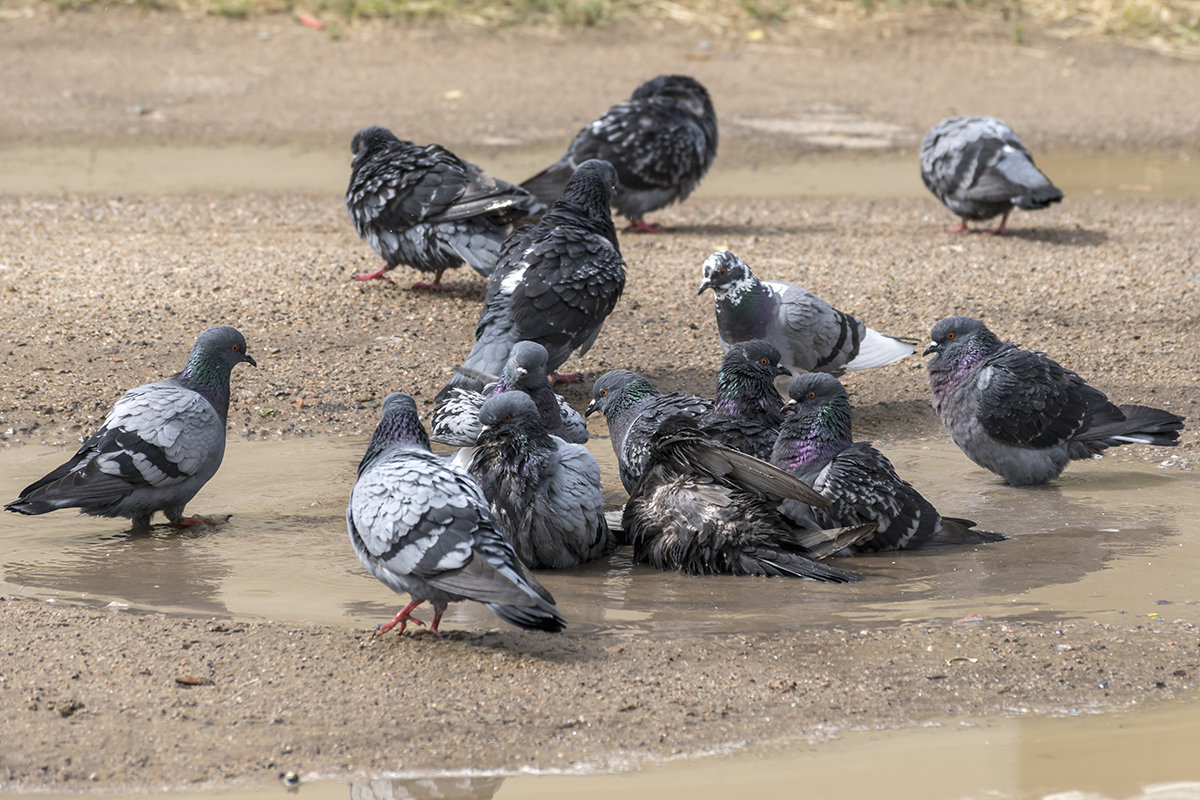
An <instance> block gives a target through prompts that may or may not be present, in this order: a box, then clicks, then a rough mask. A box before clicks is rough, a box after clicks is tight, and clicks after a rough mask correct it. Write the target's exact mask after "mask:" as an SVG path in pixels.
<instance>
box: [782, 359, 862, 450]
mask: <svg viewBox="0 0 1200 800" xmlns="http://www.w3.org/2000/svg"><path fill="white" fill-rule="evenodd" d="M788 397H790V398H792V399H791V402H789V403H788V404H787V405H786V406H784V407H783V418H784V420H785V424H789V423H790V427H791V428H792V431H791V433H792V434H793V435H795V434H796V429H797V426H799V427H801V428H810V429H811V430H813V431H815V432H816V433H817V435H818V436H822V437H823V438H845V439H847V440H848V439H849V437H850V396H849V395H848V394H846V388H845V387H844V386H842V383H841V381H839V380H838V379H837V378H835V377H833V376H832V375H829V374H828V373H825V372H806V373H804V374H803V375H797V376H796V377H795V378H793V379H792V383H791V385H790V386H788Z"/></svg>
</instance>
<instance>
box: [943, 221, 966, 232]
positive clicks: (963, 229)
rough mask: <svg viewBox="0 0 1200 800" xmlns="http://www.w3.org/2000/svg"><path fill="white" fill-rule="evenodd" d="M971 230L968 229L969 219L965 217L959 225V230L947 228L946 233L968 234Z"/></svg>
mask: <svg viewBox="0 0 1200 800" xmlns="http://www.w3.org/2000/svg"><path fill="white" fill-rule="evenodd" d="M969 230H970V228H968V227H967V218H966V217H963V218H962V222H960V223H958V227H957V228H946V233H966V232H967V231H969Z"/></svg>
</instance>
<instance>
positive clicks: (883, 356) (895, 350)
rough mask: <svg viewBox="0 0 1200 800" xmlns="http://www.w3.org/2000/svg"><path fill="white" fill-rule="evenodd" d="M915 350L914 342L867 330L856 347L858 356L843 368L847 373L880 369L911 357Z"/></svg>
mask: <svg viewBox="0 0 1200 800" xmlns="http://www.w3.org/2000/svg"><path fill="white" fill-rule="evenodd" d="M916 349H917V346H916V343H915V342H910V341H906V340H904V339H897V338H896V337H895V336H888V335H887V334H885V333H880V332H879V331H876V330H872V329H871V328H867V331H866V333H865V334H864V335H863V338H862V342H861V343H860V344H859V346H858V355H856V356H855V357H854V358H853V359H851V360H850V361H849V362H848V363H847V364H846V366H845V369H846V370H847V371H852V370H856V369H870V368H871V367H882V366H884V365H885V364H891V363H893V362H896V361H899V360H900V359H902V358H907V357H908V356H911V355H912V354H913V352H914V351H915V350H916Z"/></svg>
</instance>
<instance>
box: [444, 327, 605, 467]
mask: <svg viewBox="0 0 1200 800" xmlns="http://www.w3.org/2000/svg"><path fill="white" fill-rule="evenodd" d="M546 373H547V370H546V348H544V347H542V346H541V345H540V344H538V343H537V342H517V343H516V344H515V345H513V349H512V352H511V353H510V354H509V357H508V361H506V362H505V364H504V369H503V370H501V372H500V375H499V376H498V377H497V378H496V380H494V381H493V382H491V383H489V384H488V385H487V386H485V387H484V390H483V391H482V392H476V391H473V390H471V389H459V388H453V389H449V390H448V391H447V392H446V393H445V395H444V396H443V397H442V399H441V400H440V401H439V402H438V404H437V405H436V406H435V407H434V409H433V417H432V418H431V420H430V428H431V430H432V433H431V435H430V438H431V439H433V441H435V442H441V443H442V444H450V445H457V446H459V447H470V446H471V445H473V444H475V440H476V439H478V438H479V427H480V426H479V409H480V407H481V406H482V405H483V403H484V401H485V400H487V399H488V398H489V397H494V396H496V395H498V394H500V393H501V392H507V391H510V390H513V389H517V390H519V391H522V392H524V393H525V394H527V395H529V396H530V397H532V398H533V401H534V403H535V405H536V407H537V410H538V412H539V414H540V416H541V422H542V426H543V427H545V429H546V432H547V433H550V434H552V435H554V436H557V437H559V438H560V439H565V440H566V441H568V442H574V443H576V444H583V443H585V442H587V440H588V431H587V422H585V421H584V419H583V417H582V416H581V415H580V414H579V412H578V411H576V410H575V409H573V408H571V406H570V404H569V403H567V401H566V400H564V399H563V397H562V395H559V394H555V392H554V390H553V389H551V388H550V381H549V380H548V379H547V377H546ZM467 463H470V460H469V459H468V460H467ZM464 466H465V465H464Z"/></svg>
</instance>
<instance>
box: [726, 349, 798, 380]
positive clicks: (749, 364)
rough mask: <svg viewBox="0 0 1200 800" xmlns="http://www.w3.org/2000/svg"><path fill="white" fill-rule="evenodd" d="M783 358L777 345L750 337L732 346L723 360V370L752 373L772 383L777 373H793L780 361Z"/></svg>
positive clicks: (745, 373)
mask: <svg viewBox="0 0 1200 800" xmlns="http://www.w3.org/2000/svg"><path fill="white" fill-rule="evenodd" d="M781 358H782V356H780V354H779V350H778V348H776V347H775V345H773V344H771V343H770V342H768V341H765V340H763V339H750V340H749V341H746V342H738V343H736V344H734V345H731V346H730V348H729V351H728V352H726V353H725V358H723V359H722V360H721V372H726V371H728V372H734V373H738V374H742V375H751V376H754V377H756V378H760V379H765V380H766V381H767V382H768V383H770V382H772V381H774V380H775V376H777V375H791V374H792V371H791V370H789V369H788V368H787V367H785V366H783V365H781V364H780V363H779V361H780V359H781Z"/></svg>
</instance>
